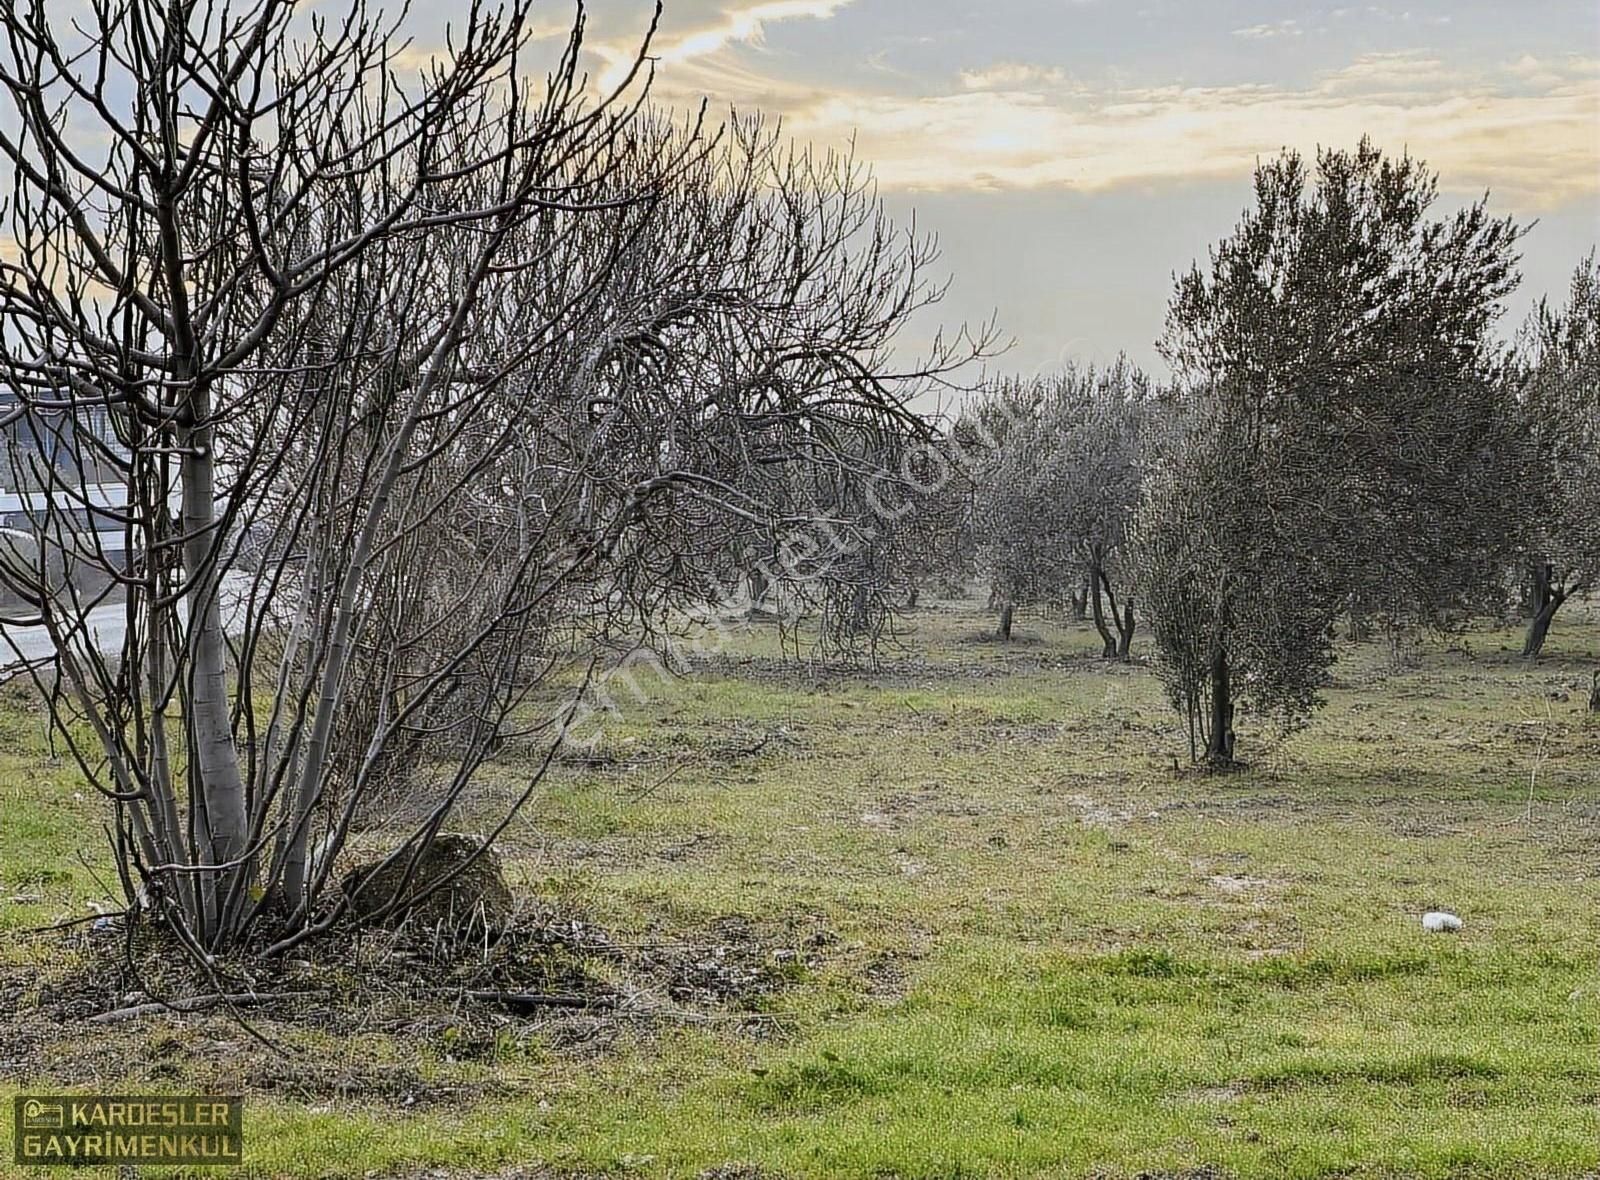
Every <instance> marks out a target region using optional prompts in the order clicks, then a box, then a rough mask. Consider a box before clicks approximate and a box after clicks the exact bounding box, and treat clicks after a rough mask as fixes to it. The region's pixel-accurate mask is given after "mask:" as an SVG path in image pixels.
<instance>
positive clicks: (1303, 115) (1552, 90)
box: [413, 0, 1600, 372]
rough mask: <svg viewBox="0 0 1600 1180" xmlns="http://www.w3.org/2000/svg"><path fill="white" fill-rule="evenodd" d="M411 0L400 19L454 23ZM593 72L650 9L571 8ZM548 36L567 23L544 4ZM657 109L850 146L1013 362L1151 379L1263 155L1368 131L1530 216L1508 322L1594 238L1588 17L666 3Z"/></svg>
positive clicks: (1211, 6)
mask: <svg viewBox="0 0 1600 1180" xmlns="http://www.w3.org/2000/svg"><path fill="white" fill-rule="evenodd" d="M461 7H462V6H461V4H460V3H458V2H456V0H450V2H448V3H447V2H446V0H416V3H415V4H414V8H413V16H414V18H415V20H416V21H417V22H418V23H419V28H418V32H419V43H421V42H425V41H426V40H428V38H429V33H427V32H424V31H423V29H422V27H421V26H424V25H427V24H429V23H430V22H431V23H433V24H434V25H436V26H438V25H442V23H443V21H444V20H446V19H448V17H449V16H450V14H451V13H459V12H460V11H461ZM589 12H590V34H591V37H590V45H591V48H592V49H593V51H594V53H595V59H594V60H595V65H594V70H595V73H596V74H597V76H598V77H599V78H601V79H602V80H604V79H605V78H606V77H607V76H608V74H614V73H615V71H616V70H618V69H620V68H622V67H623V65H624V63H625V60H626V59H627V57H628V55H629V54H630V53H631V52H632V51H633V49H634V48H635V47H636V44H637V38H638V36H639V35H640V34H641V33H642V31H643V29H644V28H645V26H646V24H647V21H648V16H649V5H648V4H647V3H645V2H644V0H593V2H592V3H591V4H590V5H589ZM545 13H546V14H547V16H548V19H549V21H550V22H551V26H552V29H554V28H555V27H557V26H558V25H561V24H563V23H564V17H565V15H566V10H565V9H564V8H563V7H562V6H561V5H560V4H557V3H554V2H552V3H551V4H550V5H549V6H548V7H547V8H546V9H545ZM653 52H654V54H655V55H656V56H657V57H658V59H659V74H658V81H657V90H656V93H657V96H658V97H659V98H660V99H662V100H664V101H669V102H672V103H688V102H692V101H693V100H694V99H696V98H697V97H699V96H701V95H704V96H707V97H709V98H710V99H711V100H712V103H713V107H714V109H715V108H721V109H726V108H727V107H729V106H733V107H737V108H738V109H740V110H754V109H759V110H763V111H767V112H771V113H773V114H777V115H781V116H782V117H783V119H784V122H785V126H786V127H787V128H788V130H789V131H790V132H791V133H792V134H793V135H794V136H796V137H798V138H801V139H804V140H809V141H814V142H816V143H818V144H823V145H829V146H838V145H845V144H848V143H849V142H850V141H851V139H852V137H853V138H854V140H855V143H856V145H857V151H858V154H859V155H860V156H862V157H863V158H865V159H866V160H869V161H870V162H871V163H872V164H873V166H874V168H875V171H876V174H877V176H878V178H879V180H880V182H881V185H882V187H883V190H884V191H885V193H886V195H887V196H888V199H889V200H890V203H891V205H892V207H893V208H894V210H895V211H896V212H897V213H898V214H901V215H909V214H910V212H911V211H912V210H913V209H915V210H916V212H917V215H918V221H919V224H920V225H922V226H923V227H925V228H927V229H929V230H932V231H935V232H937V233H938V235H939V237H940V239H941V242H942V244H943V247H944V262H945V264H946V265H947V266H948V268H949V270H950V271H951V273H952V274H953V276H954V279H955V282H954V285H953V287H952V290H951V293H950V296H949V299H948V301H947V303H946V305H945V310H944V318H946V319H947V320H950V321H960V320H963V319H983V318H986V317H987V316H988V315H989V314H990V313H996V314H997V315H998V318H999V322H1000V324H1001V326H1002V328H1003V329H1005V331H1006V332H1007V333H1008V334H1009V335H1011V336H1014V337H1015V338H1016V341H1017V343H1016V347H1015V348H1014V349H1013V350H1012V351H1011V352H1010V353H1009V354H1007V355H1006V357H1004V358H1003V359H1002V360H1001V361H999V362H998V367H1000V368H1003V369H1007V370H1011V371H1017V372H1031V371H1035V370H1039V369H1047V368H1050V367H1053V366H1054V365H1055V364H1057V363H1059V361H1060V360H1061V359H1063V358H1065V357H1069V356H1077V357H1080V358H1085V359H1103V358H1105V357H1108V356H1110V355H1113V354H1115V353H1116V352H1117V351H1118V350H1119V349H1125V350H1127V351H1128V352H1129V353H1130V354H1132V355H1133V356H1134V357H1135V358H1136V359H1137V360H1139V361H1140V362H1142V363H1145V364H1147V365H1151V366H1152V367H1155V368H1157V369H1159V368H1160V364H1159V361H1158V360H1157V359H1156V356H1155V351H1154V340H1155V337H1156V335H1157V334H1158V332H1159V331H1160V327H1161V321H1162V317H1163V315H1164V311H1165V305H1166V299H1167V294H1168V291H1169V289H1170V286H1171V278H1172V272H1173V270H1174V269H1175V268H1179V267H1183V266H1186V265H1187V264H1188V262H1189V261H1190V260H1191V259H1193V258H1195V257H1197V256H1202V255H1203V254H1204V251H1205V249H1206V247H1207V245H1208V244H1209V243H1211V242H1212V241H1214V240H1215V239H1217V238H1218V237H1220V236H1221V235H1223V234H1225V233H1226V232H1227V231H1228V229H1229V228H1230V227H1231V226H1232V225H1233V223H1234V221H1235V220H1236V218H1237V215H1238V213H1239V211H1240V210H1241V209H1242V208H1243V206H1244V204H1245V202H1246V200H1247V198H1248V184H1249V176H1250V170H1251V167H1252V165H1253V163H1254V161H1255V160H1256V159H1257V158H1258V157H1261V156H1268V155H1272V154H1275V153H1276V152H1277V151H1278V149H1279V148H1281V147H1282V146H1284V145H1290V146H1293V147H1297V148H1300V149H1302V150H1305V151H1310V150H1312V149H1314V148H1315V147H1316V146H1317V145H1319V144H1321V145H1326V146H1351V145H1353V144H1354V143H1355V142H1356V140H1357V139H1358V138H1359V137H1360V135H1361V134H1362V133H1363V132H1365V133H1367V134H1370V135H1371V136H1372V137H1373V139H1374V140H1375V141H1376V142H1377V143H1378V144H1379V145H1380V146H1382V147H1384V148H1386V149H1389V150H1394V151H1398V150H1400V149H1402V148H1408V149H1409V150H1410V151H1411V153H1412V154H1414V155H1418V156H1421V157H1423V158H1424V159H1426V160H1427V161H1428V162H1429V163H1430V164H1432V165H1433V166H1434V167H1435V168H1436V169H1438V170H1439V172H1440V173H1441V187H1442V190H1443V199H1442V204H1444V205H1449V204H1452V203H1457V202H1460V201H1462V200H1466V199H1471V198H1473V197H1475V196H1477V195H1480V194H1481V193H1482V192H1483V190H1485V189H1489V190H1491V191H1492V193H1493V208H1494V209H1495V210H1496V211H1497V212H1501V213H1510V214H1513V215H1515V216H1517V217H1518V218H1519V219H1522V220H1532V219H1535V218H1537V219H1538V221H1539V224H1538V226H1537V227H1536V228H1535V229H1533V231H1532V232H1531V233H1530V235H1529V236H1528V238H1527V239H1526V242H1525V246H1524V257H1525V266H1524V270H1525V274H1526V279H1525V282H1524V289H1523V292H1522V293H1521V294H1520V295H1519V297H1518V299H1517V300H1516V302H1515V303H1514V304H1513V307H1512V317H1511V318H1515V319H1520V317H1521V315H1522V314H1523V313H1524V312H1525V311H1526V308H1527V305H1528V304H1529V303H1530V302H1531V300H1532V299H1533V298H1535V297H1536V296H1537V295H1539V294H1541V293H1543V292H1545V291H1549V290H1555V289H1559V288H1561V287H1562V286H1563V285H1564V282H1565V278H1566V276H1567V274H1568V273H1569V272H1570V271H1571V269H1572V266H1573V265H1574V263H1575V262H1576V261H1577V260H1578V259H1579V257H1580V256H1581V255H1582V254H1583V253H1585V252H1586V251H1587V250H1588V249H1590V248H1591V246H1593V245H1594V243H1595V241H1596V239H1597V237H1600V229H1597V225H1600V5H1596V4H1594V3H1592V2H1590V0H1564V2H1555V0H1523V2H1521V3H1517V4H1507V3H1504V2H1503V0H1449V2H1446V0H1412V2H1410V3H1395V4H1392V5H1385V4H1376V5H1373V4H1349V3H1328V4H1319V3H1306V2H1297V3H1265V2H1261V0H1131V2H1125V3H1124V2H1117V0H990V2H988V3H976V2H973V0H667V3H666V14H665V17H664V19H663V23H662V28H661V32H660V34H659V36H658V38H657V40H656V42H655V45H654V48H653Z"/></svg>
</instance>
